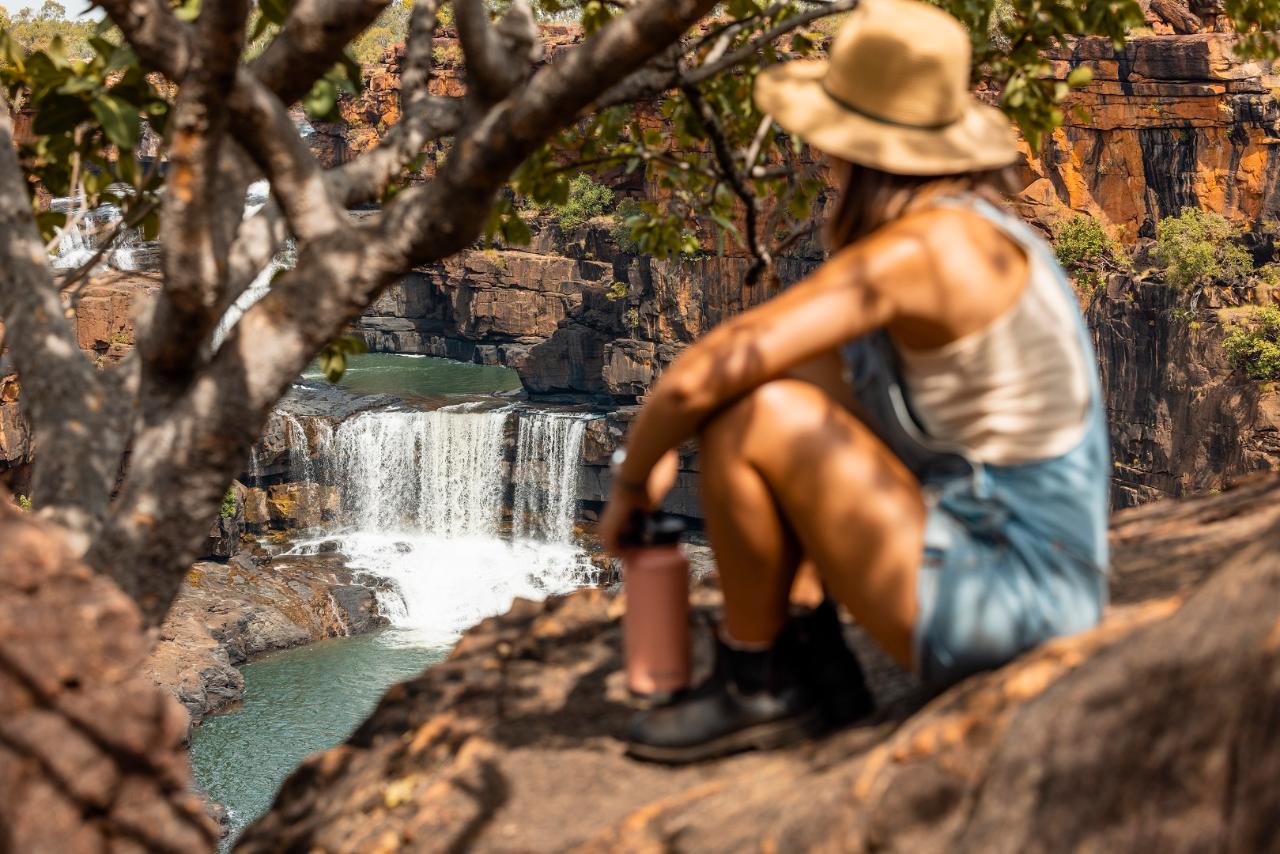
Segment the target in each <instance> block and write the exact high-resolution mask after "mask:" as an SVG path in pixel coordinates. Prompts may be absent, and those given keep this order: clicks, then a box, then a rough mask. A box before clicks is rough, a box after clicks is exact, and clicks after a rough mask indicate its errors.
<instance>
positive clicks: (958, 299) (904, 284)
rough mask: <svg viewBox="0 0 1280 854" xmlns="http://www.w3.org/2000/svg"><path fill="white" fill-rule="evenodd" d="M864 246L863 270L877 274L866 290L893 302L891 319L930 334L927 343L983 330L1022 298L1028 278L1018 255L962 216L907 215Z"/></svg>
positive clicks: (946, 210)
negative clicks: (865, 266)
mask: <svg viewBox="0 0 1280 854" xmlns="http://www.w3.org/2000/svg"><path fill="white" fill-rule="evenodd" d="M866 243H867V244H868V245H867V246H866V247H865V251H866V252H867V268H868V270H870V271H874V273H873V274H872V275H871V276H869V278H868V285H869V286H870V287H872V288H874V289H877V290H880V291H882V293H884V294H885V295H886V296H888V297H889V298H890V299H892V300H893V302H894V304H895V305H896V306H897V309H898V310H897V311H896V312H895V314H896V315H897V316H898V317H899V318H901V319H902V320H905V321H906V322H907V323H908V324H909V325H912V326H916V325H923V326H928V327H933V330H934V334H932V335H929V336H928V337H930V338H935V337H941V338H944V339H945V338H949V337H951V336H952V335H955V336H959V335H962V334H966V333H967V332H969V331H972V330H974V329H977V328H981V327H982V326H984V325H986V324H987V323H989V322H990V321H991V320H992V319H993V318H994V317H996V316H998V315H1000V314H1002V313H1003V312H1004V311H1005V310H1007V309H1008V308H1009V307H1010V306H1011V305H1012V304H1013V303H1014V302H1015V301H1016V300H1017V299H1018V298H1019V296H1021V294H1022V292H1023V289H1024V288H1025V287H1026V283H1027V280H1028V277H1029V261H1028V259H1027V257H1026V255H1025V253H1024V252H1023V250H1022V248H1021V247H1020V246H1019V245H1018V244H1017V243H1016V242H1014V240H1013V239H1012V238H1010V237H1009V236H1008V235H1007V234H1006V233H1005V232H1004V231H1003V230H1001V229H1000V228H999V227H998V226H996V225H995V224H994V223H992V222H991V221H990V220H988V219H986V218H985V217H983V216H981V215H979V214H977V213H974V212H973V211H969V210H966V209H963V208H956V207H938V208H931V209H928V210H924V211H921V212H919V213H914V214H911V215H909V216H906V217H903V218H902V219H900V220H897V221H895V222H893V223H890V224H888V225H886V226H885V227H884V228H882V229H880V230H879V231H878V232H877V233H876V234H874V235H871V237H870V238H868V240H867V241H866ZM877 258H879V259H880V261H879V262H877V261H876V260H875V259H877ZM913 337H914V336H913Z"/></svg>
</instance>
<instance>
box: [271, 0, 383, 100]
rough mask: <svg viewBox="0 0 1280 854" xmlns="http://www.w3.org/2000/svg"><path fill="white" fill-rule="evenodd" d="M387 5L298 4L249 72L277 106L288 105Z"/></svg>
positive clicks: (347, 1)
mask: <svg viewBox="0 0 1280 854" xmlns="http://www.w3.org/2000/svg"><path fill="white" fill-rule="evenodd" d="M387 5H388V0H297V2H296V3H294V4H293V8H292V9H291V10H290V11H289V17H288V18H287V19H286V20H285V22H284V26H283V27H281V28H280V32H279V33H278V34H276V37H275V38H274V39H272V40H271V44H269V45H268V46H267V49H266V50H265V51H263V52H262V55H261V56H259V57H258V58H257V59H255V60H254V61H253V63H252V64H251V65H250V69H251V70H252V71H253V74H254V76H256V77H257V78H258V79H259V80H261V81H262V82H263V84H265V85H266V87H267V88H268V89H270V90H271V91H272V92H274V93H275V94H276V96H277V97H279V98H280V100H281V101H283V102H284V103H285V104H286V105H288V104H292V103H293V102H294V101H297V100H298V99H299V98H301V97H302V96H303V95H305V94H306V93H307V92H308V91H309V90H310V89H311V85H312V84H313V83H315V81H316V80H317V79H319V78H320V77H323V76H324V74H325V72H326V71H328V70H329V69H330V68H332V67H333V64H334V63H335V62H337V61H338V57H339V56H340V55H341V54H342V50H343V48H345V47H346V46H347V44H348V43H350V42H351V40H352V39H354V38H355V37H356V36H358V35H360V32H361V31H362V30H363V29H364V28H365V27H367V26H369V25H370V24H372V23H373V21H374V19H376V18H377V17H378V15H379V14H381V12H382V10H383V9H385V8H387Z"/></svg>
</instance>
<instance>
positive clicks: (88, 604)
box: [0, 503, 217, 852]
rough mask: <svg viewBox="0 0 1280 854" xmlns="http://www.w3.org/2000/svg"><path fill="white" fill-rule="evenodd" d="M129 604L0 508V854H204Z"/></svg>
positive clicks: (177, 749) (180, 757)
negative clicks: (107, 853) (42, 853)
mask: <svg viewBox="0 0 1280 854" xmlns="http://www.w3.org/2000/svg"><path fill="white" fill-rule="evenodd" d="M146 651H147V645H146V640H145V638H144V636H143V634H142V619H141V616H140V615H139V613H138V610H137V608H136V607H135V606H134V604H133V603H132V602H131V601H130V600H129V599H128V598H127V597H126V596H125V595H124V594H123V593H122V592H120V590H119V589H118V588H117V587H116V586H115V585H114V584H113V583H112V582H110V581H109V580H107V579H105V578H102V577H100V576H97V575H94V574H93V573H92V572H91V571H90V570H89V569H88V568H87V567H85V566H84V565H82V564H80V563H79V562H78V561H76V560H75V559H74V558H73V557H72V556H71V554H70V553H69V552H68V551H67V550H66V548H65V546H64V545H63V544H62V542H61V540H60V539H59V538H58V537H57V536H56V535H55V534H53V533H52V532H50V531H49V530H47V529H46V528H44V527H42V526H39V525H36V524H35V523H33V522H32V521H31V520H30V518H29V517H27V516H26V515H24V514H19V513H17V512H16V511H13V510H11V509H9V508H7V507H5V506H4V504H3V503H0V851H15V852H16V851H23V852H36V851H51V852H52V851H59V852H64V851H65V852H81V851H83V852H90V851H174V852H177V851H184V852H185V851H207V850H212V848H213V845H214V842H215V840H216V838H217V837H216V830H215V828H214V826H213V823H212V822H211V821H210V820H209V818H208V817H207V816H206V815H205V807H204V804H203V802H202V801H201V799H200V798H199V797H198V796H197V795H195V794H193V793H192V792H191V791H190V786H191V770H190V767H189V765H188V762H187V755H186V750H185V749H184V747H183V744H184V741H185V736H186V729H187V716H186V715H185V714H183V712H182V708H181V707H180V706H179V705H178V704H177V703H175V702H174V701H173V700H172V699H170V698H169V697H168V696H167V695H166V694H165V693H164V692H163V691H160V690H159V689H157V688H156V687H155V686H154V685H152V684H151V682H150V680H148V679H147V678H146V677H145V676H144V675H143V674H142V663H143V660H144V658H145V657H146Z"/></svg>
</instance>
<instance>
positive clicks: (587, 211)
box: [556, 175, 613, 231]
mask: <svg viewBox="0 0 1280 854" xmlns="http://www.w3.org/2000/svg"><path fill="white" fill-rule="evenodd" d="M568 189H569V194H568V197H567V198H566V199H565V200H564V203H563V204H559V205H556V221H557V222H559V223H560V227H561V228H562V229H564V230H565V231H574V230H576V229H579V228H581V227H582V226H584V225H586V224H587V223H588V222H590V221H591V220H593V219H595V218H596V217H598V216H603V215H604V213H605V211H607V210H608V209H609V205H610V204H612V202H613V190H610V189H609V188H608V187H606V186H604V185H603V184H598V183H596V182H595V181H593V180H591V176H589V175H574V176H573V180H571V181H570V182H569V187H568Z"/></svg>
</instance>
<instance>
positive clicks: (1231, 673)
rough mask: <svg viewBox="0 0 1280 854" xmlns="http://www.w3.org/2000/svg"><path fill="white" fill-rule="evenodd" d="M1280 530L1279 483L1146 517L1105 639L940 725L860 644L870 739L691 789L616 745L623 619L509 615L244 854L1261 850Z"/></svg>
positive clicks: (792, 755)
mask: <svg viewBox="0 0 1280 854" xmlns="http://www.w3.org/2000/svg"><path fill="white" fill-rule="evenodd" d="M1277 522H1280V479H1277V478H1274V477H1267V478H1266V479H1264V480H1259V481H1254V482H1251V483H1249V484H1247V485H1244V486H1242V487H1240V488H1238V489H1236V490H1233V491H1230V492H1228V493H1225V494H1223V495H1220V496H1212V497H1206V498H1202V499H1195V500H1189V501H1185V502H1180V503H1179V502H1160V503H1155V504H1151V505H1147V506H1145V507H1143V508H1140V509H1138V510H1135V511H1129V512H1127V513H1125V514H1122V515H1121V516H1119V517H1118V518H1117V519H1116V522H1115V525H1114V528H1113V534H1112V542H1113V544H1114V547H1115V584H1114V588H1113V605H1112V608H1111V610H1110V612H1109V614H1108V616H1107V619H1106V621H1105V623H1104V624H1103V625H1102V626H1101V627H1100V628H1098V629H1096V630H1094V631H1091V632H1088V633H1086V634H1083V635H1080V636H1077V637H1073V638H1069V639H1064V640H1060V641H1056V642H1054V643H1051V644H1049V645H1047V646H1046V647H1044V648H1042V649H1040V650H1037V651H1035V652H1032V653H1029V654H1027V655H1025V656H1023V657H1022V658H1020V659H1018V660H1017V661H1015V662H1014V663H1012V664H1010V665H1008V666H1007V667H1005V668H1003V669H1002V670H999V671H996V672H993V673H990V674H986V675H983V676H978V677H975V678H973V679H970V680H969V681H967V682H965V683H962V684H961V685H959V686H956V687H955V688H953V689H951V690H950V691H948V692H946V693H944V694H942V695H941V696H939V697H937V698H934V699H932V700H928V699H927V697H925V696H924V695H923V694H922V693H921V692H920V691H919V689H918V688H916V687H915V686H914V685H913V683H912V682H911V681H910V680H909V679H905V678H903V677H902V676H901V675H896V674H895V672H894V671H893V670H892V669H891V668H887V667H885V666H884V665H883V662H882V659H879V658H876V657H872V656H870V655H869V654H868V653H866V652H865V650H866V643H865V641H863V640H861V639H859V640H858V645H859V647H860V649H862V650H864V654H867V655H868V660H869V662H870V663H871V665H872V666H871V681H872V683H873V687H874V689H875V691H876V693H877V695H878V696H879V699H880V701H881V704H882V706H883V711H882V712H881V713H880V715H879V716H878V717H876V718H874V719H873V720H870V721H868V722H866V723H864V724H862V725H860V726H856V727H853V728H851V729H848V730H846V731H844V732H841V733H839V734H836V735H834V736H831V737H829V738H826V739H823V740H820V741H815V742H810V743H806V744H803V745H800V746H797V747H793V748H790V749H786V750H780V751H775V752H771V753H763V754H755V755H743V756H739V757H734V758H729V759H725V760H721V761H718V762H712V763H706V764H703V765H698V766H694V767H690V768H683V769H674V770H673V769H666V768H662V767H657V766H653V765H647V764H642V763H637V762H634V761H631V760H629V759H627V758H625V757H624V756H623V745H622V743H621V742H620V741H619V740H618V739H617V734H618V733H619V732H620V731H621V730H622V729H623V727H624V726H625V724H626V721H627V720H628V718H629V716H630V714H631V712H630V710H629V709H628V708H627V706H626V704H625V702H624V692H623V690H622V688H623V686H622V684H621V681H620V680H621V677H620V675H619V673H618V668H619V666H620V653H619V646H620V631H619V626H618V622H617V618H618V615H619V613H620V611H621V610H622V607H623V604H622V602H621V601H620V600H618V599H616V598H611V597H610V596H609V595H607V594H605V593H603V592H601V591H598V590H591V591H583V592H580V593H576V594H573V595H571V596H568V597H564V598H556V599H553V600H551V601H549V602H547V603H546V604H543V605H539V604H534V603H528V602H525V603H517V604H516V606H515V607H513V608H512V610H511V611H510V612H509V613H508V614H506V615H504V616H502V617H498V618H494V619H490V620H487V621H485V622H484V623H482V624H480V625H479V626H477V627H476V628H475V629H473V630H472V631H470V632H469V633H467V635H466V636H465V637H464V638H463V640H462V641H461V643H460V644H459V645H458V647H457V649H456V651H455V652H454V653H453V655H452V656H451V657H450V659H449V660H448V661H447V662H445V663H444V664H441V665H438V666H437V667H435V668H433V669H431V670H430V671H428V672H426V673H425V674H423V675H422V676H421V677H419V678H418V679H415V680H412V681H410V682H407V683H405V684H403V685H401V686H399V687H396V688H393V689H392V690H391V691H390V692H389V693H388V694H387V696H386V697H385V698H384V700H383V701H382V703H381V705H380V706H379V708H378V710H377V711H376V712H375V713H374V715H373V716H372V717H371V718H370V720H369V721H368V722H367V723H365V724H364V725H363V726H362V727H361V728H360V729H359V730H358V731H357V732H356V733H355V734H354V735H353V736H352V738H351V739H350V741H348V743H347V744H345V745H342V746H340V747H337V748H335V749H333V750H330V751H328V752H326V753H324V754H321V755H319V756H317V757H314V758H313V759H311V760H309V761H308V762H307V763H305V764H304V765H303V766H302V768H301V769H299V771H297V772H296V773H295V774H294V775H293V776H292V777H291V778H290V780H289V781H288V782H287V783H286V784H285V786H284V788H283V790H282V793H281V795H280V797H279V799H278V800H277V802H276V804H275V806H274V807H273V809H272V810H271V812H270V813H268V814H267V815H266V816H265V817H264V818H263V819H262V820H261V821H260V822H259V823H258V824H257V825H255V826H253V827H252V828H250V830H249V831H248V832H247V834H246V835H245V836H244V837H243V838H242V841H241V847H240V850H243V851H255V852H256V851H278V850H284V849H290V850H329V851H338V850H400V849H405V850H424V851H446V850H469V851H511V850H520V851H567V850H575V851H606V850H607V851H613V850H688V851H741V850H759V849H763V850H777V851H800V850H831V851H837V850H838V851H850V850H852V851H859V850H880V851H883V850H890V851H912V852H918V851H1040V850H1075V849H1079V848H1086V849H1090V850H1133V849H1134V848H1135V847H1136V846H1143V847H1148V846H1149V847H1152V850H1168V851H1192V850H1201V849H1203V848H1206V847H1213V848H1218V849H1222V850H1227V851H1240V852H1249V851H1257V850H1266V849H1267V848H1268V846H1269V845H1270V844H1271V843H1272V842H1273V841H1274V839H1275V834H1276V832H1277V830H1278V829H1280V828H1278V827H1277V824H1276V822H1277V820H1278V819H1277V816H1280V789H1278V788H1277V787H1276V786H1274V785H1273V781H1274V779H1275V777H1276V774H1277V773H1280V743H1278V742H1277V741H1276V739H1275V737H1274V733H1275V731H1276V728H1277V727H1278V726H1280V629H1278V628H1277V622H1276V615H1277V614H1278V613H1280V556H1278V555H1277V551H1276V548H1275V546H1276V543H1277V537H1278V536H1280V535H1278V532H1277V529H1276V525H1277ZM713 600H714V593H705V594H702V596H701V604H702V606H703V607H712V606H713Z"/></svg>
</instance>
